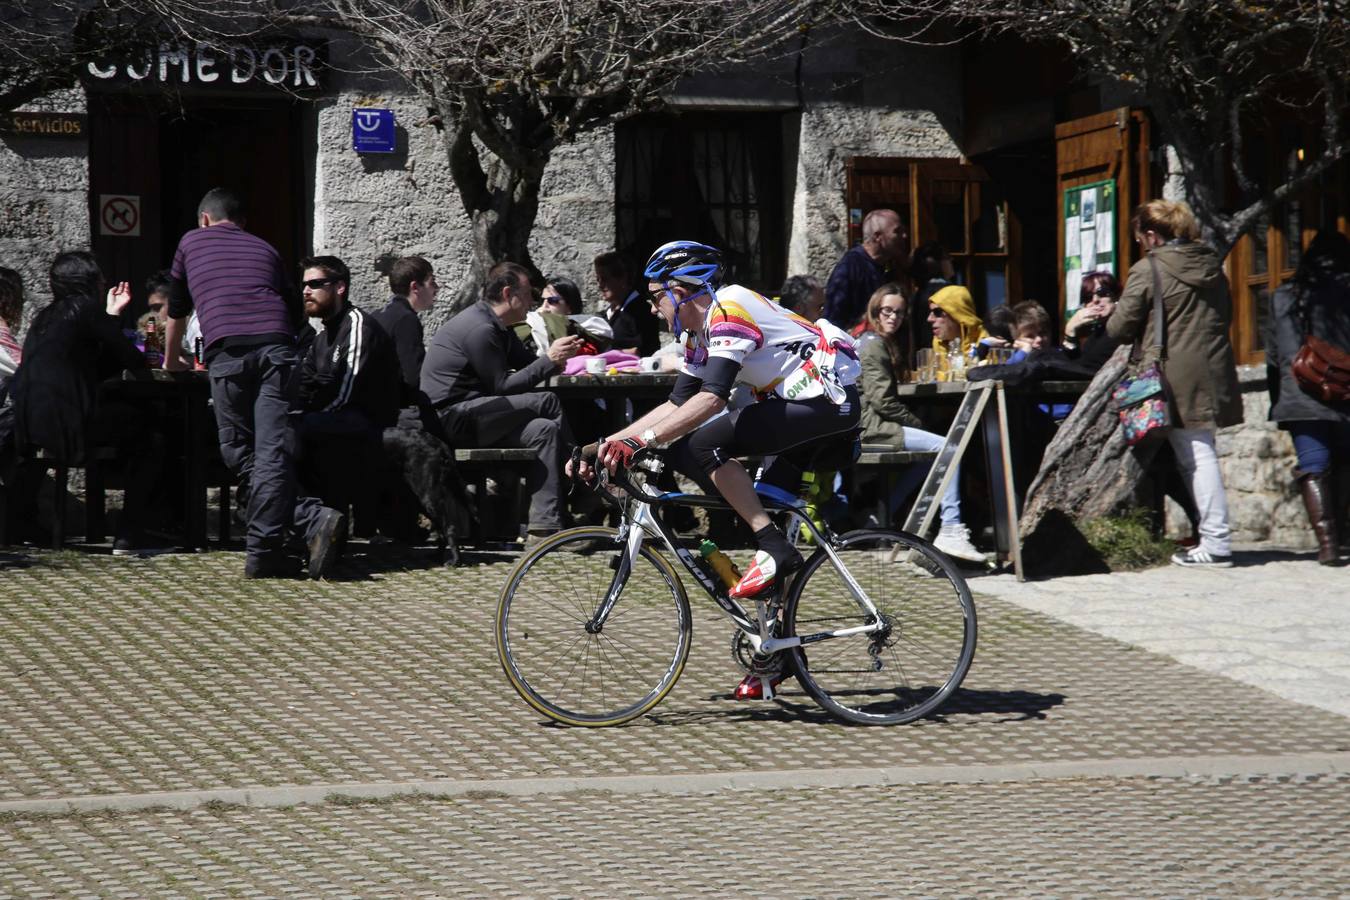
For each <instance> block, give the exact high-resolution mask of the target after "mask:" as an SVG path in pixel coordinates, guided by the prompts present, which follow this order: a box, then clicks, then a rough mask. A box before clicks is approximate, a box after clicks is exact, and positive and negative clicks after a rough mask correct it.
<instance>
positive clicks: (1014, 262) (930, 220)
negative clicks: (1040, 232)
mask: <svg viewBox="0 0 1350 900" xmlns="http://www.w3.org/2000/svg"><path fill="white" fill-rule="evenodd" d="M901 166H903V167H905V170H906V175H907V183H908V199H907V202H908V204H909V216H908V219H907V221H906V222H905V226H906V228H907V229H908V231H909V248H910V251H911V252H913V249H914V248H915V247H918V246H920V245H922V244H925V243H927V242H928V241H935V240H938V239H939V235H938V230H937V221H936V218H935V217H934V215H933V184H934V183H935V182H938V181H956V182H961V183H962V184H963V185H964V187H963V190H962V212H963V216H964V219H963V228H964V234H963V245H964V248H963V249H962V250H961V251H955V250H953V249H952V248H950V247H944V249H946V250H947V252H948V253H950V254H951V257H952V264H953V266H954V267H955V269H956V273H957V278H958V280H959V281H960V282H961V284H964V285H965V286H966V287H967V288H968V289H969V290H970V291H971V293H972V295H973V296H975V297H976V304H977V307H980V308H981V312H982V313H983V312H987V311H988V310H987V308H985V305H986V303H985V302H986V300H987V298H984V297H982V296H981V294H980V293H977V287H976V285H975V283H974V278H975V271H976V267H977V265H978V264H980V263H988V262H1001V263H1002V264H1003V279H1004V302H1005V303H1007V304H1009V305H1011V304H1013V303H1017V302H1019V301H1020V300H1021V299H1022V269H1021V248H1022V232H1021V223H1020V222H1018V220H1017V216H1016V214H1015V213H1014V212H1013V210H1012V207H1011V206H1010V205H1009V204H1008V201H1007V200H1006V199H1005V200H1003V201H1002V207H1003V217H1004V222H1005V223H1006V224H1005V228H1006V232H1007V233H1006V237H1005V242H1004V248H1003V250H1001V251H997V252H989V251H980V252H977V251H975V249H974V246H975V242H974V234H973V233H972V229H973V224H974V222H975V219H976V216H977V215H978V213H979V197H978V195H977V191H976V189H975V188H976V186H978V185H983V184H993V183H994V182H993V179H991V178H990V177H989V174H988V173H987V172H985V171H984V169H983V168H981V167H980V166H979V165H976V164H975V163H972V162H970V161H969V160H966V159H964V158H947V157H929V156H854V157H851V158H849V159H848V160H847V162H846V164H845V169H846V177H845V201H846V203H847V204H848V206H849V209H850V215H849V226H848V239H849V246H853V245H854V244H857V243H859V242H860V241H861V240H862V219H863V218H865V217H866V215H867V213H868V212H870V211H871V209H876V208H882V207H881V206H875V207H870V208H861V207H859V209H860V211H861V215H860V216H857V217H855V216H853V215H852V212H851V211H852V209H853V208H854V207H853V200H854V198H855V196H856V193H857V187H856V185H857V183H858V181H859V179H860V178H862V177H866V175H868V174H875V173H879V172H886V171H891V172H893V171H894V170H895V169H898V168H899V167H901ZM855 219H856V221H855ZM979 290H980V291H981V292H982V290H983V285H980V286H979Z"/></svg>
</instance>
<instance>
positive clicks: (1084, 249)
mask: <svg viewBox="0 0 1350 900" xmlns="http://www.w3.org/2000/svg"><path fill="white" fill-rule="evenodd" d="M1089 272H1110V273H1111V274H1112V275H1116V276H1117V277H1119V275H1120V273H1119V272H1118V271H1116V182H1115V179H1109V180H1107V181H1094V182H1093V183H1092V184H1080V185H1077V186H1075V187H1071V188H1065V189H1064V306H1065V312H1066V313H1071V312H1073V310H1075V309H1077V308H1078V295H1079V292H1080V288H1081V286H1082V282H1083V276H1084V275H1086V274H1088V273H1089Z"/></svg>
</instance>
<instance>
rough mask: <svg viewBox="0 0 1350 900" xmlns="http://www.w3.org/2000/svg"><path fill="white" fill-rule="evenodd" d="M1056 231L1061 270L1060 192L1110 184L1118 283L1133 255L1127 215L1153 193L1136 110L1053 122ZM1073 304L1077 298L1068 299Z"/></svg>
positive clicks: (1145, 123)
mask: <svg viewBox="0 0 1350 900" xmlns="http://www.w3.org/2000/svg"><path fill="white" fill-rule="evenodd" d="M1055 171H1056V181H1057V183H1058V185H1057V188H1056V203H1055V210H1056V216H1055V222H1056V226H1055V230H1056V248H1057V251H1058V254H1057V259H1058V266H1059V271H1060V272H1061V273H1063V272H1064V249H1065V248H1064V243H1065V222H1064V195H1065V190H1066V189H1069V188H1075V187H1080V186H1082V185H1086V184H1092V183H1093V182H1098V181H1107V180H1112V181H1114V182H1115V205H1114V210H1115V220H1116V221H1115V231H1116V243H1115V248H1116V250H1115V268H1116V275H1117V277H1119V278H1120V279H1121V280H1122V282H1123V281H1124V277H1125V273H1127V272H1128V271H1129V269H1130V265H1131V264H1132V263H1133V262H1134V261H1135V259H1136V258H1137V254H1136V248H1135V246H1134V240H1133V235H1131V234H1130V215H1131V213H1132V212H1133V211H1134V208H1135V207H1136V206H1138V205H1139V204H1140V203H1142V202H1144V201H1145V200H1149V199H1151V198H1152V196H1153V185H1154V181H1153V178H1152V172H1151V166H1150V163H1149V120H1148V116H1147V115H1146V114H1145V113H1144V112H1143V111H1142V110H1137V109H1128V108H1124V107H1122V108H1121V109H1115V110H1109V111H1107V112H1103V113H1097V114H1096V115H1091V116H1086V117H1084V118H1081V119H1074V120H1073V121H1071V122H1064V123H1061V124H1059V125H1056V126H1055ZM1059 282H1060V294H1059V311H1060V314H1061V317H1062V316H1063V314H1064V311H1065V309H1066V302H1068V301H1069V297H1068V295H1067V291H1066V286H1065V280H1064V278H1063V277H1061V278H1060V279H1059ZM1073 302H1075V303H1076V302H1077V298H1076V297H1075V298H1073Z"/></svg>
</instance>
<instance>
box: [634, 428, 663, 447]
mask: <svg viewBox="0 0 1350 900" xmlns="http://www.w3.org/2000/svg"><path fill="white" fill-rule="evenodd" d="M638 436H639V437H641V438H642V442H643V443H644V444H646V445H647V446H648V447H651V448H652V449H653V450H664V449H665V448H666V447H668V446H669V445H670V442H669V441H667V442H665V443H661V442H659V441H657V439H656V432H655V431H654V430H653V429H651V428H648V429H647V430H646V431H644V432H642V434H640V435H638Z"/></svg>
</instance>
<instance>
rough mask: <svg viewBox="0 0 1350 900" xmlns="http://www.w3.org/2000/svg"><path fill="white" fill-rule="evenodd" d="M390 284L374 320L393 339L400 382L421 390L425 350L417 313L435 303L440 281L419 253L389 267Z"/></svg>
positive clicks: (410, 387)
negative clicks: (391, 294)
mask: <svg viewBox="0 0 1350 900" xmlns="http://www.w3.org/2000/svg"><path fill="white" fill-rule="evenodd" d="M389 288H390V290H392V291H393V292H394V295H393V296H392V297H390V298H389V303H388V304H387V305H386V306H385V308H384V309H382V310H380V311H379V312H377V313H375V321H376V322H378V323H379V324H380V327H381V328H383V329H384V330H385V332H386V333H387V334H388V335H389V337H390V338H391V339H392V340H393V342H394V350H395V352H396V353H397V354H398V365H399V369H400V371H401V372H402V373H403V383H404V384H406V385H407V386H408V387H409V389H411V390H413V391H416V390H420V382H421V378H422V360H424V359H426V355H427V351H426V346H425V342H424V340H423V334H422V321H421V319H419V318H418V317H417V314H418V313H420V312H425V311H426V310H428V309H431V307H432V306H433V305H435V303H436V292H437V291H439V290H440V285H438V284H437V283H436V273H435V272H434V271H433V270H432V268H431V263H429V262H427V261H426V260H425V259H423V258H422V257H420V256H405V257H403V258H402V259H399V260H398V261H396V262H395V263H394V266H393V268H392V269H390V270H389Z"/></svg>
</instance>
